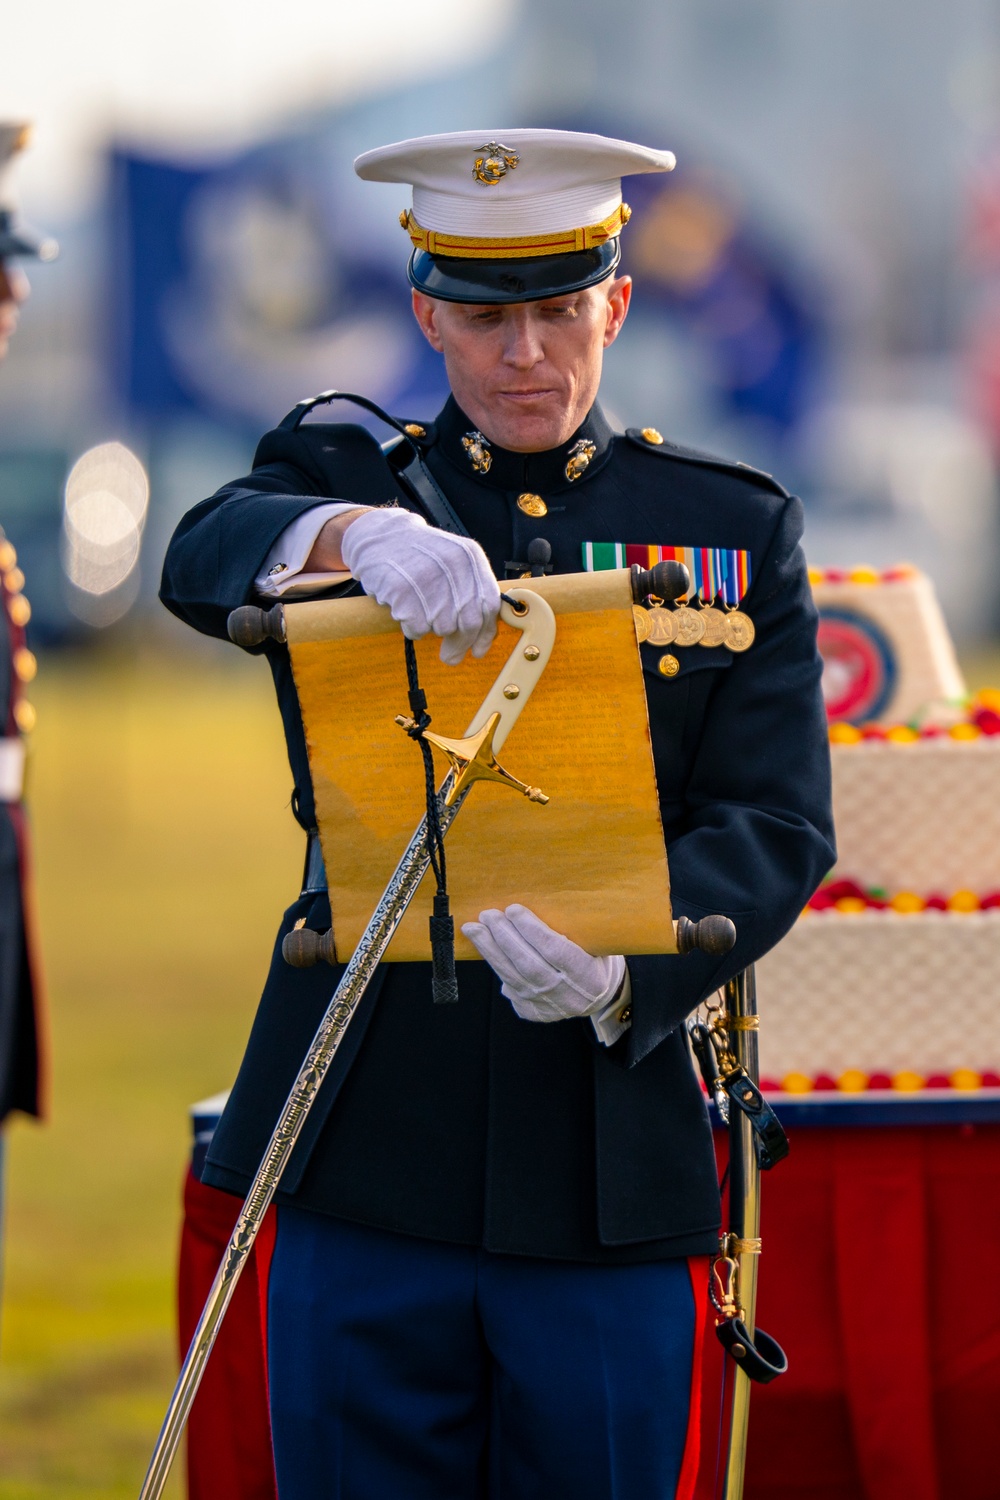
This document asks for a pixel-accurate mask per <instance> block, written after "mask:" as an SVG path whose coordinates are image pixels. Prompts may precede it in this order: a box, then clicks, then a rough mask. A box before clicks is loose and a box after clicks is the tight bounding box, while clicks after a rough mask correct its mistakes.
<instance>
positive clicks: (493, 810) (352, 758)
mask: <svg viewBox="0 0 1000 1500" xmlns="http://www.w3.org/2000/svg"><path fill="white" fill-rule="evenodd" d="M518 586H519V587H522V588H532V589H536V590H537V591H538V592H539V593H541V594H544V596H545V598H546V599H547V600H548V602H549V604H550V605H551V606H552V608H553V610H554V612H555V615H556V625H557V628H556V643H555V648H554V650H553V652H552V657H551V660H550V661H549V664H548V666H547V667H546V669H545V671H544V672H543V674H542V677H541V680H540V681H539V684H538V686H537V687H536V688H535V690H534V692H533V693H532V696H531V698H530V700H529V701H528V702H527V703H526V704H525V707H524V710H523V712H522V714H521V717H520V718H519V720H518V721H517V723H516V724H515V725H514V727H513V729H512V731H511V734H510V737H509V739H508V740H507V742H506V744H505V745H504V747H503V750H502V751H501V753H500V756H499V759H500V762H501V764H502V765H503V766H505V767H506V769H507V770H509V771H510V772H511V774H512V775H513V776H516V777H518V779H519V780H521V781H525V782H529V783H531V784H532V785H534V786H538V787H540V788H541V789H542V791H543V792H545V793H547V795H548V797H549V799H550V800H549V803H548V805H547V806H544V807H543V806H539V805H538V804H536V803H531V802H529V801H527V799H526V798H524V797H522V796H520V795H518V794H517V793H516V792H513V791H511V790H510V789H508V788H506V787H501V786H496V785H491V784H487V783H484V784H479V785H477V786H475V787H474V788H473V790H472V792H471V793H470V795H469V797H468V799H467V800H466V802H465V805H464V806H463V808H462V811H461V813H460V815H459V816H458V818H456V820H455V824H454V827H453V828H452V829H451V831H450V832H449V834H448V839H447V845H446V848H447V857H448V886H449V890H450V892H451V906H452V912H453V914H454V916H455V930H456V941H455V953H456V957H457V958H460V959H469V958H478V956H479V955H478V954H477V953H476V951H475V949H474V948H473V947H472V945H471V944H470V943H469V942H468V941H467V939H466V938H464V937H463V936H462V935H461V932H460V931H459V928H460V926H461V923H462V922H467V921H469V920H471V919H474V918H476V917H478V915H479V913H480V911H482V910H483V909H484V908H486V907H488V906H498V907H504V906H507V905H509V904H510V903H511V902H512V901H520V902H523V903H524V905H525V906H528V907H530V908H531V909H532V911H535V912H537V913H538V915H539V916H540V917H541V918H542V919H543V921H545V922H548V923H549V925H550V926H551V927H554V928H555V929H556V930H557V931H559V932H563V933H566V934H567V936H569V937H571V938H572V939H573V940H574V941H575V942H577V943H580V944H581V946H582V947H584V948H586V949H588V951H589V952H591V953H595V954H603V953H671V952H674V951H675V943H674V933H673V924H672V922H671V914H670V885H669V878H668V874H667V858H666V851H665V849H664V844H663V831H662V827H661V823H660V813H659V805H658V802H657V797H656V781H655V775H654V770H653V757H652V750H651V746H650V738H649V723H648V718H647V714H646V696H645V689H644V687H643V681H642V667H641V663H640V659H639V650H638V646H637V643H636V636H635V628H634V625H633V620H632V610H631V595H630V587H629V579H628V574H627V573H626V572H624V571H620V572H618V571H616V572H611V571H609V572H604V573H580V574H563V575H560V576H558V577H552V578H543V579H532V580H530V582H529V581H528V580H524V581H523V582H521V583H519V585H518ZM285 629H286V632H287V637H288V645H289V650H290V653H291V660H292V671H293V673H294V676H295V685H296V688H297V690H298V695H299V703H300V706H301V709H302V719H303V723H304V726H305V732H306V743H307V746H308V750H309V764H310V767H311V769H312V778H313V786H314V789H315V794H316V815H317V820H318V823H319V831H320V840H321V843H322V846H323V857H324V860H325V862H326V870H327V880H328V882H329V887H330V905H331V910H332V913H333V930H334V940H335V943H336V949H337V956H338V959H340V960H341V961H345V960H346V959H347V958H349V957H350V954H351V953H352V952H353V950H354V948H355V946H356V944H357V942H358V939H359V938H360V936H361V933H362V931H363V930H364V927H365V924H366V923H367V921H368V919H369V917H370V916H371V914H372V911H373V910H374V908H375V906H376V904H377V902H378V900H379V898H380V896H381V894H382V891H383V889H384V888H385V885H386V883H387V881H388V879H389V876H390V875H391V874H392V872H393V870H394V869H395V867H396V864H397V863H398V861H399V858H400V855H401V854H402V852H403V850H404V848H405V847H406V844H407V842H408V840H409V839H410V837H411V835H412V833H413V830H414V828H416V826H417V824H418V823H419V822H420V819H421V818H422V817H423V815H424V783H423V766H422V761H421V756H420V753H419V750H418V748H417V746H416V745H414V743H413V741H412V740H410V739H409V738H408V737H407V735H406V734H405V733H404V731H403V730H401V729H400V728H399V727H398V726H397V725H396V724H395V722H394V716H395V715H396V714H397V713H401V714H405V713H408V712H409V709H408V703H407V686H406V666H405V661H404V656H403V638H402V634H401V632H400V630H399V626H398V625H397V624H396V622H395V621H394V620H393V619H392V617H391V615H390V614H389V611H388V609H386V608H383V607H382V606H380V605H378V604H376V603H375V602H374V600H372V599H368V598H360V599H345V600H323V601H318V602H315V603H304V604H287V605H286V606H285ZM517 637H518V632H517V631H515V630H512V629H511V628H510V627H509V626H506V625H503V624H501V625H500V628H499V633H498V636H497V639H496V640H495V641H494V643H493V646H492V648H491V649H490V651H489V653H488V655H487V656H485V657H484V658H483V659H482V660H481V661H473V660H472V658H471V657H466V660H465V662H463V664H462V665H461V666H459V667H447V666H445V665H444V664H443V663H442V662H441V660H440V658H439V655H438V651H439V645H440V643H439V642H438V641H437V640H436V639H435V638H434V637H427V638H426V639H425V640H422V641H418V642H417V660H418V663H419V668H420V684H421V687H422V688H423V689H424V691H425V692H426V694H427V702H428V707H429V711H430V713H431V715H432V717H433V729H434V731H435V732H436V733H438V734H443V735H448V736H453V737H455V736H459V735H462V734H463V733H464V732H465V730H466V727H467V726H468V724H469V722H470V720H471V719H472V716H473V714H474V713H475V711H476V709H477V708H478V707H479V705H480V703H481V702H482V700H483V699H484V697H485V696H486V693H487V691H488V689H489V687H490V686H491V684H492V682H493V680H494V678H495V677H496V675H497V673H498V671H499V670H500V668H501V666H502V665H503V664H504V662H505V661H506V659H507V657H508V656H509V654H510V652H511V650H512V648H513V645H514V643H515V642H516V640H517ZM435 762H436V765H437V769H438V776H437V784H438V785H440V784H441V781H442V779H443V777H444V773H445V771H446V769H447V766H446V764H445V762H444V758H443V757H439V756H438V754H437V752H435ZM432 897H433V880H432V879H430V880H427V879H425V881H424V884H423V886H422V887H421V890H420V892H419V893H418V895H417V897H416V899H415V900H414V902H413V905H412V906H411V907H410V909H409V911H408V912H407V913H406V915H405V916H404V918H403V920H402V922H401V923H400V925H399V928H398V930H397V932H396V934H395V936H394V937H393V939H392V942H391V943H390V945H389V949H388V952H387V954H386V959H387V961H389V962H391V961H393V960H395V961H396V962H405V961H411V960H427V959H429V958H430V940H429V937H428V928H427V918H428V916H429V915H430V909H431V900H432Z"/></svg>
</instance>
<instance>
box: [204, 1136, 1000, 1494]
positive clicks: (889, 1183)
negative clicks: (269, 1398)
mask: <svg viewBox="0 0 1000 1500" xmlns="http://www.w3.org/2000/svg"><path fill="white" fill-rule="evenodd" d="M791 1136H792V1151H791V1155H790V1156H789V1158H788V1160H787V1161H785V1162H782V1163H781V1165H780V1166H779V1167H778V1168H776V1169H775V1171H774V1172H772V1173H771V1174H769V1175H768V1176H766V1177H765V1178H764V1182H763V1224H762V1236H763V1243H764V1254H763V1256H762V1260H761V1279H760V1297H759V1303H758V1321H759V1322H760V1324H761V1325H762V1326H763V1327H764V1328H766V1329H767V1330H768V1332H769V1333H771V1334H773V1335H774V1336H775V1337H776V1338H777V1339H778V1340H779V1342H780V1343H781V1344H782V1345H783V1346H784V1348H785V1351H786V1353H787V1354H788V1358H789V1365H790V1368H789V1373H788V1374H787V1375H786V1376H784V1377H783V1378H782V1379H781V1380H778V1381H776V1382H775V1383H774V1384H773V1385H770V1386H766V1387H756V1388H755V1389H754V1394H753V1399H752V1402H751V1416H750V1446H749V1460H748V1466H747V1484H746V1497H747V1500H765V1497H766V1500H793V1497H794V1500H833V1497H837V1500H845V1497H859V1500H904V1497H905V1500H1000V1457H998V1456H996V1454H995V1447H996V1444H995V1441H994V1437H993V1432H994V1428H993V1423H994V1422H995V1421H996V1420H997V1416H996V1413H997V1412H998V1411H1000V1296H998V1295H997V1292H996V1290H995V1284H996V1276H997V1273H996V1270H995V1266H994V1262H995V1259H996V1247H997V1245H998V1244H1000V1125H977V1126H971V1125H965V1126H928V1127H912V1128H894V1127H884V1128H871V1129H856V1128H852V1127H849V1126H845V1127H842V1128H839V1129H801V1130H793V1131H792V1132H791ZM238 1206H239V1205H238V1204H237V1202H236V1200H235V1199H233V1198H230V1197H228V1196H226V1195H224V1194H220V1193H217V1192H215V1191H213V1190H212V1189H211V1188H204V1187H202V1186H201V1185H200V1184H199V1183H197V1182H196V1181H195V1180H194V1179H193V1178H189V1180H188V1183H187V1187H186V1189H185V1224H184V1234H183V1241H182V1250H181V1278H180V1310H181V1311H180V1325H181V1342H182V1344H183V1345H184V1346H185V1347H186V1345H187V1341H188V1339H189V1338H190V1335H191V1333H192V1332H193V1330H194V1325H195V1323H196V1321H197V1317H198V1313H199V1312H200V1309H201V1305H202V1301H203V1298H204V1296H205V1294H206V1292H207V1290H208V1286H209V1284H210V1282H211V1279H212V1276H213V1275H214V1273H215V1269H216V1267H217V1265H218V1261H219V1257H220V1255H221V1252H222V1249H223V1248H224V1245H225V1242H226V1237H227V1235H228V1232H229V1229H230V1227H231V1225H232V1223H233V1220H234V1219H235V1215H236V1211H237V1208H238ZM263 1249H264V1252H265V1254H264V1256H263V1259H264V1261H265V1262H266V1261H267V1260H268V1259H269V1252H270V1244H269V1243H267V1241H266V1240H265V1243H264V1246H263ZM257 1255H258V1252H255V1256H257ZM265 1279H266V1276H265ZM262 1284H263V1283H262V1281H261V1278H260V1276H259V1259H258V1262H257V1263H256V1264H255V1265H254V1266H253V1267H251V1268H250V1270H249V1271H248V1272H247V1274H245V1275H244V1278H243V1281H242V1282H241V1284H240V1287H239V1288H238V1290H237V1292H236V1296H235V1298H234V1302H233V1306H232V1308H231V1309H230V1312H229V1315H228V1317H227V1320H226V1323H225V1324H224V1326H223V1329H222V1333H221V1334H220V1337H219V1343H218V1345H217V1347H216V1350H215V1352H214V1354H213V1355H212V1359H211V1361H210V1362H209V1366H208V1370H207V1372H206V1375H205V1381H204V1384H203V1386H202V1390H201V1392H200V1393H199V1396H198V1399H197V1401H196V1403H195V1408H194V1411H193V1413H192V1419H191V1427H190V1436H189V1445H188V1467H189V1475H190V1496H191V1500H273V1496H274V1479H273V1472H272V1467H271V1460H270V1444H269V1434H268V1424H267V1407H266V1387H265V1369H264V1357H263V1342H262V1325H261V1307H260V1296H259V1289H260V1286H261V1285H262ZM720 1388H721V1351H718V1345H717V1344H716V1341H715V1339H714V1338H710V1339H709V1340H708V1345H707V1348H706V1367H705V1379H704V1385H703V1427H702V1433H703V1443H702V1454H703V1462H702V1471H701V1478H700V1481H699V1491H698V1493H699V1500H710V1497H711V1496H712V1495H713V1477H714V1473H715V1467H716V1463H715V1459H716V1451H717V1443H718V1433H719V1393H720Z"/></svg>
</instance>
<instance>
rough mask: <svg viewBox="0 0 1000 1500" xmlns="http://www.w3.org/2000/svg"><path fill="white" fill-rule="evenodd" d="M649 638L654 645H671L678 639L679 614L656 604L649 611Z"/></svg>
mask: <svg viewBox="0 0 1000 1500" xmlns="http://www.w3.org/2000/svg"><path fill="white" fill-rule="evenodd" d="M648 618H649V640H650V644H651V645H653V646H670V645H672V644H673V642H674V641H675V640H676V639H677V615H676V613H675V611H674V610H672V609H664V608H663V606H662V605H659V604H656V605H654V606H653V608H652V609H651V610H650V611H649V615H648Z"/></svg>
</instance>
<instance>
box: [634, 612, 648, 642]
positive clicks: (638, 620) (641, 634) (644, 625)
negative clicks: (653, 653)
mask: <svg viewBox="0 0 1000 1500" xmlns="http://www.w3.org/2000/svg"><path fill="white" fill-rule="evenodd" d="M632 618H633V620H634V621H635V638H636V640H637V641H638V642H639V645H640V646H641V645H642V644H643V642H644V641H648V640H649V610H647V609H643V607H642V605H641V604H633V606H632Z"/></svg>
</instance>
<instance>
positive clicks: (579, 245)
mask: <svg viewBox="0 0 1000 1500" xmlns="http://www.w3.org/2000/svg"><path fill="white" fill-rule="evenodd" d="M631 217H632V210H631V209H630V208H629V206H628V204H627V203H620V204H619V205H618V207H617V208H616V209H615V211H614V213H612V214H609V215H608V217H607V218H606V219H605V220H604V221H603V222H602V223H600V224H587V225H586V226H585V227H584V228H583V229H560V230H554V231H553V232H552V233H550V234H521V235H515V236H513V237H509V238H506V239H496V238H491V239H484V238H481V237H480V236H478V235H466V234H443V233H441V232H439V231H438V230H436V229H424V228H423V227H422V226H421V225H420V224H418V223H417V221H416V219H415V218H414V217H413V212H412V210H407V211H404V212H403V213H401V214H400V216H399V222H400V223H401V224H402V226H403V228H404V229H405V230H406V232H407V234H408V235H409V236H410V239H411V240H412V241H413V243H414V245H415V246H416V247H417V249H418V250H426V251H427V252H428V254H430V255H453V256H455V257H456V259H458V260H525V259H527V258H528V257H529V256H535V255H567V254H569V253H570V252H571V251H573V250H593V249H594V248H595V246H597V245H603V244H604V243H605V242H606V241H607V240H610V239H614V237H615V235H616V234H620V233H621V231H622V227H623V225H625V224H627V223H628V221H629V219H630V218H631Z"/></svg>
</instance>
